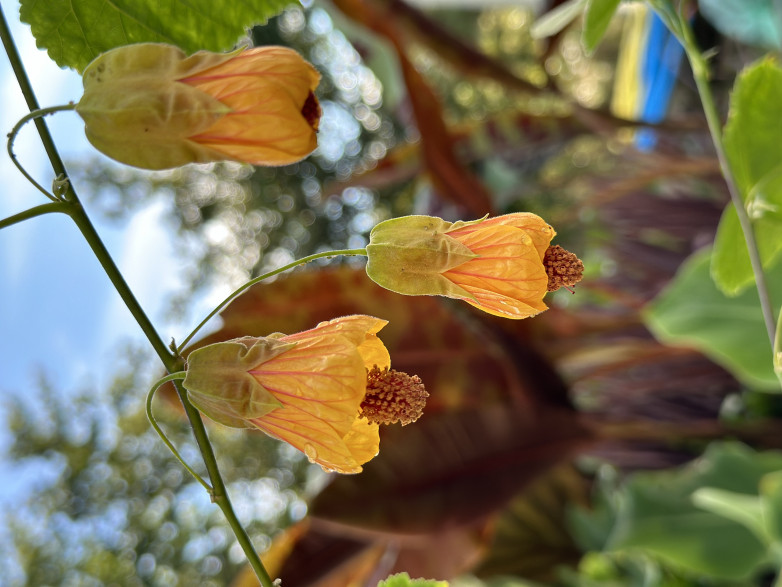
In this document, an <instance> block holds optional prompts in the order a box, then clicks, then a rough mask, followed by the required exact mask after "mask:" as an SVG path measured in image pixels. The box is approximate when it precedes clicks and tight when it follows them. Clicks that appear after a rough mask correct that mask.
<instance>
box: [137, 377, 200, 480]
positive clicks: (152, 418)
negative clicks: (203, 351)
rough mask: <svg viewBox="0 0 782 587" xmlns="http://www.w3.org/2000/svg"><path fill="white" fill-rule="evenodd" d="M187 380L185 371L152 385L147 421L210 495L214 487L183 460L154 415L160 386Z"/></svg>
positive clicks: (148, 396)
mask: <svg viewBox="0 0 782 587" xmlns="http://www.w3.org/2000/svg"><path fill="white" fill-rule="evenodd" d="M184 378H185V371H177V372H176V373H171V375H166V376H165V377H163V378H161V379H158V380H157V381H155V383H154V385H152V388H151V389H150V390H149V393H147V402H146V408H147V419H148V420H149V423H150V424H152V427H153V428H154V429H155V432H157V433H158V436H160V439H161V440H162V441H163V442H164V443H165V445H166V446H167V447H168V450H170V451H171V453H172V454H173V455H174V456H175V457H176V459H177V460H178V461H179V462H180V463H182V466H183V467H184V468H185V469H187V471H188V473H190V474H191V475H192V476H193V477H194V478H195V480H196V481H198V482H199V483H200V484H201V485H202V486H203V488H204V489H206V490H207V491H208V492H209V494H210V495H211V494H212V486H211V485H209V483H207V482H206V481H204V479H203V478H202V477H201V475H199V474H198V473H196V472H195V471H194V470H193V469H192V468H191V467H190V465H188V464H187V462H185V459H183V458H182V455H180V454H179V451H178V450H177V449H176V447H175V446H174V445H173V443H172V442H171V441H170V440H169V439H168V436H166V434H165V432H163V429H162V428H160V426H159V425H158V423H157V420H156V419H155V416H154V415H153V414H152V400H153V399H154V397H155V392H156V391H157V390H158V389H160V386H161V385H163V384H164V383H168V382H169V381H179V380H182V379H184Z"/></svg>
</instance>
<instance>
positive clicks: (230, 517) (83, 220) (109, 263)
mask: <svg viewBox="0 0 782 587" xmlns="http://www.w3.org/2000/svg"><path fill="white" fill-rule="evenodd" d="M0 39H2V42H3V46H4V47H5V50H6V53H7V54H8V59H9V61H10V62H11V67H12V69H13V71H14V74H15V75H16V79H17V81H18V83H19V86H20V88H21V90H22V94H23V95H24V97H25V100H26V102H27V106H28V108H30V110H31V111H35V110H40V106H39V105H38V101H37V99H36V97H35V93H34V92H33V89H32V86H31V85H30V80H29V79H28V77H27V73H26V72H25V69H24V66H23V65H22V60H21V58H20V56H19V52H18V51H17V49H16V46H15V44H14V42H13V38H12V37H11V32H10V29H9V27H8V22H7V21H6V19H5V15H4V14H3V10H2V7H0ZM35 125H36V128H37V129H38V133H39V135H40V137H41V142H42V143H43V145H44V148H45V150H46V153H47V155H48V156H49V160H50V162H51V164H52V168H53V170H54V173H55V176H56V177H57V179H58V181H60V182H61V184H62V185H63V186H64V188H65V189H64V197H63V199H64V200H65V201H66V202H67V203H68V204H70V205H69V206H68V208H67V210H68V215H69V216H70V217H71V218H72V219H73V221H74V222H75V223H76V226H77V227H78V228H79V230H80V231H81V233H82V235H83V236H84V238H85V240H86V241H87V244H88V245H89V246H90V248H91V249H92V251H93V252H94V254H95V256H96V257H97V259H98V261H99V263H100V264H101V266H102V267H103V269H104V271H105V272H106V274H107V276H108V277H109V280H110V281H111V283H112V284H113V285H114V287H115V289H116V290H117V293H118V294H119V295H120V297H121V298H122V301H123V302H124V303H125V305H126V306H127V308H128V310H129V311H130V313H131V315H132V316H133V317H134V318H135V320H136V322H137V323H138V324H139V326H140V327H141V330H142V331H143V332H144V335H145V336H146V337H147V339H148V340H149V342H150V344H151V345H152V348H153V349H154V350H155V353H156V354H157V355H158V357H159V358H160V360H161V361H162V362H163V365H165V367H166V369H167V370H168V372H169V373H175V372H178V371H181V370H182V368H183V366H184V361H183V360H182V358H181V357H179V355H178V354H176V353H172V352H171V351H169V349H168V347H167V346H166V345H165V343H164V342H163V340H162V339H161V338H160V336H159V335H158V333H157V331H156V330H155V328H154V326H153V325H152V323H151V322H150V320H149V318H148V317H147V315H146V314H145V313H144V310H143V309H142V307H141V305H140V304H139V303H138V300H136V297H135V296H134V295H133V292H132V291H131V289H130V287H128V284H127V282H126V281H125V279H124V277H123V276H122V274H121V273H120V271H119V269H118V268H117V266H116V264H115V263H114V260H113V259H112V258H111V255H110V254H109V252H108V250H107V249H106V247H105V245H104V244H103V241H102V240H101V239H100V236H99V235H98V233H97V231H96V230H95V227H94V226H93V225H92V222H91V221H90V219H89V217H88V216H87V214H86V212H85V211H84V208H83V207H82V205H81V202H80V201H79V198H78V196H77V195H76V192H75V191H74V189H73V186H72V185H70V183H69V182H67V177H68V176H67V173H66V170H65V165H64V164H63V162H62V158H61V157H60V154H59V152H58V151H57V148H56V146H55V144H54V141H53V140H52V137H51V134H50V133H49V129H48V127H47V126H46V123H45V122H44V120H43V118H41V117H38V118H36V119H35ZM174 383H175V386H176V390H177V395H178V396H179V400H180V401H181V402H182V406H183V407H184V409H185V414H186V415H187V418H188V420H189V421H190V425H191V426H192V428H193V435H194V436H195V438H196V443H197V444H198V448H199V450H200V451H201V456H202V458H203V459H204V465H205V466H206V470H207V472H208V473H209V478H210V480H211V481H212V492H211V494H212V499H213V501H214V502H215V503H216V504H217V505H218V507H219V508H220V509H221V510H222V512H223V515H224V516H225V517H226V519H227V521H228V524H229V526H230V527H231V529H232V530H233V532H234V534H235V535H236V539H237V540H238V542H239V544H240V546H241V547H242V550H243V551H244V553H245V555H246V556H247V559H248V561H249V563H250V565H251V566H252V568H253V570H254V571H255V574H256V576H257V577H258V580H259V581H260V583H261V585H262V586H263V587H273V583H272V580H271V578H270V577H269V574H268V573H267V571H266V569H265V568H264V566H263V563H262V562H261V559H260V557H259V556H258V552H257V551H256V550H255V547H254V546H253V544H252V541H251V540H250V537H249V536H248V535H247V531H246V530H245V529H244V527H243V526H242V524H241V522H239V519H238V518H237V516H236V513H235V512H234V510H233V506H232V504H231V501H230V499H229V497H228V492H227V491H226V487H225V483H224V482H223V479H222V476H221V475H220V470H219V469H218V466H217V459H216V457H215V454H214V451H213V450H212V445H211V443H210V442H209V437H208V436H207V434H206V428H205V427H204V423H203V421H202V419H201V414H200V412H199V411H198V410H197V409H196V408H195V407H194V406H193V404H191V403H190V401H189V400H188V399H187V393H186V392H185V390H184V388H183V387H182V386H181V384H179V382H178V381H175V382H174Z"/></svg>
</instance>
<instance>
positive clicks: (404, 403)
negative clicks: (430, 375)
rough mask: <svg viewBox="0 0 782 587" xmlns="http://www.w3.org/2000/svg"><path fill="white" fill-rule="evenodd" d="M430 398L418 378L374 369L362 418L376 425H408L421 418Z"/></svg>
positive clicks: (369, 374)
mask: <svg viewBox="0 0 782 587" xmlns="http://www.w3.org/2000/svg"><path fill="white" fill-rule="evenodd" d="M428 397H429V394H428V393H427V392H426V389H425V388H424V384H423V383H422V382H421V378H420V377H418V375H408V374H407V373H403V372H402V371H396V370H394V369H391V370H389V369H384V370H382V371H381V370H380V369H378V368H377V366H374V367H372V369H371V370H370V371H368V372H367V395H366V397H365V398H364V401H363V402H361V407H360V408H359V415H360V416H361V417H362V418H366V419H367V420H369V421H370V422H374V423H376V424H395V423H397V422H401V423H402V426H406V425H407V424H410V422H415V421H416V420H418V418H420V417H421V414H423V413H424V406H425V405H426V398H428Z"/></svg>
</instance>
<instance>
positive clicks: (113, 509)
mask: <svg viewBox="0 0 782 587" xmlns="http://www.w3.org/2000/svg"><path fill="white" fill-rule="evenodd" d="M126 356H127V358H126V364H125V365H122V366H120V367H118V370H117V375H116V379H115V381H114V382H113V383H112V384H111V386H110V388H109V390H108V391H107V392H101V393H98V392H96V391H95V390H83V391H81V392H77V393H72V392H68V391H66V390H61V389H58V388H56V387H55V385H54V384H53V383H51V382H50V381H48V380H46V379H42V380H41V382H40V386H39V387H40V389H39V390H38V392H37V393H35V394H30V395H29V396H27V397H12V398H9V399H8V400H7V405H6V406H5V408H6V412H7V418H6V420H7V425H8V428H9V430H10V431H11V432H12V433H13V435H14V441H13V444H12V446H11V449H10V454H9V457H10V458H12V459H13V467H14V469H15V470H17V471H18V472H19V473H18V474H19V475H20V477H23V478H24V477H29V476H30V475H33V476H34V477H36V476H38V475H40V473H44V475H43V478H42V479H41V478H39V480H38V481H37V482H36V483H34V489H33V490H32V491H31V492H30V493H29V494H28V495H27V496H26V497H22V498H21V503H18V507H16V508H14V509H13V510H5V511H3V512H2V514H1V515H2V518H3V525H4V526H5V527H7V528H9V529H10V530H11V532H12V534H13V547H12V548H11V547H10V545H9V553H8V554H9V555H8V556H4V557H2V560H0V576H2V577H3V580H2V581H1V582H2V584H3V585H8V586H9V587H12V586H14V585H31V586H32V585H35V586H40V587H43V586H45V585H128V586H131V585H177V584H178V585H204V586H210V585H211V586H214V587H218V586H221V585H226V584H227V583H229V582H230V580H231V578H232V577H233V576H234V575H235V574H236V572H237V570H238V569H240V568H241V566H242V565H243V564H244V554H243V553H242V551H241V549H240V548H239V545H238V544H237V542H236V539H235V538H234V536H233V535H232V534H231V532H230V530H229V528H228V527H227V526H226V525H225V522H224V519H223V518H222V515H221V514H220V512H219V510H218V509H217V508H215V507H214V506H213V505H212V504H211V503H209V497H208V495H207V494H206V492H204V490H203V488H202V487H201V485H199V484H198V483H197V482H196V481H195V480H194V479H191V478H190V477H189V475H188V473H187V472H186V471H185V470H184V469H183V468H182V467H181V465H180V464H179V463H178V462H177V461H176V460H174V459H173V458H172V456H171V454H170V453H169V452H168V451H167V450H165V448H164V446H163V444H162V443H161V441H160V438H159V437H158V436H157V434H156V433H155V432H154V431H153V430H152V429H151V427H150V426H149V423H148V421H147V418H146V414H145V412H144V408H143V401H141V398H140V397H139V392H140V390H143V389H144V388H145V387H146V386H147V383H148V377H147V376H146V375H144V374H145V373H146V372H147V371H148V369H145V368H144V365H148V364H149V363H150V362H151V357H150V356H149V355H148V354H146V353H144V352H140V351H130V352H128V353H127V354H126ZM156 409H157V410H158V413H159V415H160V416H162V418H160V419H161V420H162V421H163V422H164V428H165V429H166V430H167V432H168V434H169V435H170V436H171V437H172V439H174V442H176V443H177V444H178V446H179V449H180V451H181V453H182V454H183V455H184V457H185V458H186V459H188V460H189V461H190V462H191V463H193V464H194V465H195V466H196V470H198V469H199V467H198V464H200V463H199V452H198V449H197V447H196V446H195V443H194V441H193V440H192V435H190V434H189V433H188V432H189V427H188V426H187V425H186V422H185V421H184V420H183V418H182V417H181V415H180V414H179V413H178V411H177V410H175V409H174V408H173V407H172V406H170V405H159V406H157V408H156ZM210 433H211V435H212V438H213V440H214V442H215V444H216V446H217V447H218V448H217V454H218V458H219V460H220V466H221V470H222V471H223V472H224V474H225V476H226V478H227V479H229V480H230V482H229V483H228V490H229V492H230V493H231V495H232V496H233V498H234V505H235V508H236V510H237V512H238V515H239V517H240V519H242V521H243V522H244V523H245V524H246V528H247V530H248V533H249V535H250V536H251V537H252V539H253V541H254V543H255V544H256V545H257V546H258V548H260V549H263V548H266V547H267V546H268V545H269V543H270V540H271V537H272V536H274V534H275V533H276V532H277V531H278V530H279V529H280V528H284V527H286V526H288V525H289V524H290V523H291V522H293V521H296V520H299V519H300V518H301V517H302V516H304V514H305V513H306V510H307V506H306V504H305V501H304V499H305V498H306V492H307V489H306V488H307V487H308V479H309V481H310V482H315V481H316V479H313V478H311V476H310V475H311V473H312V471H310V470H309V465H308V463H307V461H306V459H305V458H303V456H302V455H300V454H299V453H298V452H297V451H295V450H289V448H290V447H287V446H286V445H281V444H280V443H278V442H276V441H274V440H271V439H270V438H268V437H266V436H264V435H262V434H246V433H245V434H237V433H232V431H230V430H228V429H226V428H222V427H220V428H213V429H210Z"/></svg>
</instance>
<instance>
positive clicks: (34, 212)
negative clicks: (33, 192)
mask: <svg viewBox="0 0 782 587" xmlns="http://www.w3.org/2000/svg"><path fill="white" fill-rule="evenodd" d="M68 207H69V204H68V202H59V201H57V202H50V203H48V204H41V205H40V206H35V207H34V208H30V209H29V210H25V211H23V212H19V213H18V214H14V215H13V216H9V217H8V218H3V219H2V220H0V230H2V229H3V228H7V227H9V226H12V225H14V224H16V223H18V222H23V221H25V220H29V219H30V218H35V217H36V216H43V215H44V214H51V213H52V212H66V213H67V211H68Z"/></svg>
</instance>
